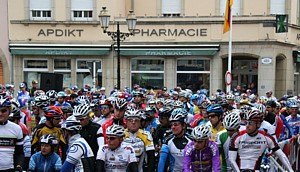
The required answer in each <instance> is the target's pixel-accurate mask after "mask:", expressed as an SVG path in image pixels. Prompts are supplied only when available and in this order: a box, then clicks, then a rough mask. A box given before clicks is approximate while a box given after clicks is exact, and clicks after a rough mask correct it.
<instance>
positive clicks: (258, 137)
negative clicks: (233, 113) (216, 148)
mask: <svg viewBox="0 0 300 172" xmlns="http://www.w3.org/2000/svg"><path fill="white" fill-rule="evenodd" d="M262 121H263V116H262V113H261V112H260V111H259V110H257V109H256V108H255V109H254V110H251V111H250V112H249V113H248V114H247V115H246V130H243V131H239V132H237V133H234V134H233V136H232V137H231V141H230V145H229V161H230V163H231V165H232V168H233V170H234V171H255V170H259V169H260V164H261V158H262V155H263V153H264V151H265V149H266V148H269V149H270V150H272V152H273V153H275V154H276V155H277V157H278V158H279V159H280V161H281V163H282V164H283V166H284V167H285V168H286V169H287V170H288V171H293V169H292V167H291V165H290V163H289V160H288V159H287V157H286V156H285V154H284V153H283V152H282V150H281V149H280V148H279V146H278V145H277V143H276V141H275V139H274V138H273V137H272V136H271V135H269V134H267V133H266V132H265V131H264V130H259V128H260V126H261V123H262ZM237 162H238V163H237ZM238 164H239V165H238Z"/></svg>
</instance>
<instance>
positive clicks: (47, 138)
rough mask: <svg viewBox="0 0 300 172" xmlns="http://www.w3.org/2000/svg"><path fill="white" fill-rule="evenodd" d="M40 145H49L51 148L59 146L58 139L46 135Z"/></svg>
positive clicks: (41, 139)
mask: <svg viewBox="0 0 300 172" xmlns="http://www.w3.org/2000/svg"><path fill="white" fill-rule="evenodd" d="M40 143H45V144H49V145H51V146H56V145H57V144H58V142H57V139H56V138H55V137H53V136H51V135H50V134H44V135H42V137H41V138H40Z"/></svg>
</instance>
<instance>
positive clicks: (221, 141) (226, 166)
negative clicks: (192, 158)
mask: <svg viewBox="0 0 300 172" xmlns="http://www.w3.org/2000/svg"><path fill="white" fill-rule="evenodd" d="M216 143H217V144H218V146H219V151H220V154H221V155H222V171H224V172H225V171H232V168H231V166H230V161H229V155H228V151H229V143H230V137H229V135H228V133H227V132H226V131H223V132H221V133H219V135H218V137H217V140H216Z"/></svg>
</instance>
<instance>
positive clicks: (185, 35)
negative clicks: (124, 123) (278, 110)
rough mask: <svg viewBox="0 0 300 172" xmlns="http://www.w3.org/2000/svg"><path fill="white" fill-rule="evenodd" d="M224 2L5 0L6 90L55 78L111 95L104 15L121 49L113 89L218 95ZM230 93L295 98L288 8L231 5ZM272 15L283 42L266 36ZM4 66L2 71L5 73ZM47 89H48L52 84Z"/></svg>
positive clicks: (297, 48) (295, 34)
mask: <svg viewBox="0 0 300 172" xmlns="http://www.w3.org/2000/svg"><path fill="white" fill-rule="evenodd" d="M225 4H226V0H212V1H205V0H201V1H199V0H154V1H146V0H101V1H96V0H24V1H22V2H20V1H18V0H10V1H9V2H8V14H9V15H8V16H9V40H10V42H9V48H10V52H11V54H12V62H11V63H12V68H13V70H12V71H13V72H11V74H10V75H11V77H12V78H13V82H14V83H20V82H22V81H27V82H28V83H29V85H30V83H31V80H33V79H38V80H39V81H40V82H41V83H42V82H46V83H47V84H51V83H52V82H53V80H51V79H48V80H45V79H44V78H45V75H44V74H47V73H56V74H61V75H62V76H63V77H62V82H63V87H69V86H70V85H77V86H78V87H83V86H84V85H85V84H90V85H95V86H96V87H99V86H104V87H106V88H107V89H108V90H111V89H113V86H114V85H115V84H116V83H117V54H116V49H117V45H116V43H115V42H114V41H113V40H112V39H111V38H110V37H109V36H108V35H107V34H105V33H103V30H102V28H101V26H100V24H99V18H98V15H99V13H100V10H101V9H102V7H103V6H105V7H107V9H108V11H109V13H110V15H111V18H110V27H109V28H108V30H109V31H116V27H117V23H119V24H120V30H121V31H122V32H127V31H128V30H127V25H126V16H127V14H128V11H129V10H133V11H134V13H135V15H136V17H137V26H136V30H135V31H134V35H133V36H129V37H128V38H126V40H125V41H122V42H121V46H120V59H121V63H120V64H121V65H120V71H121V88H123V87H124V86H129V87H132V86H133V85H134V84H139V85H141V86H143V87H146V88H148V89H151V88H153V89H160V88H161V87H163V86H167V87H168V88H174V87H175V86H177V85H178V86H181V87H182V88H190V89H192V90H198V89H200V88H207V89H210V90H211V93H212V92H214V91H215V90H217V89H219V88H220V89H223V90H225V88H226V85H225V80H224V75H225V72H226V70H227V65H228V40H229V33H225V34H223V21H224V11H225V6H226V5H225ZM232 13H233V26H232V29H233V32H232V33H233V37H232V88H235V87H236V86H237V85H241V86H242V87H244V88H245V89H246V88H247V87H248V86H249V85H250V84H251V83H252V82H253V83H254V84H255V85H256V87H257V91H258V94H260V95H264V93H265V92H266V91H269V90H273V92H274V93H275V95H276V96H278V97H280V96H282V95H284V94H299V93H300V88H299V87H300V76H299V71H300V65H299V62H300V55H299V54H300V16H299V15H300V4H299V1H294V0H252V1H234V5H233V11H232ZM276 14H287V15H288V23H289V24H288V32H286V33H276V32H275V25H274V24H275V16H276ZM4 65H9V64H4ZM55 80H56V79H55Z"/></svg>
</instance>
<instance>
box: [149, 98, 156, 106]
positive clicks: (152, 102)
mask: <svg viewBox="0 0 300 172" xmlns="http://www.w3.org/2000/svg"><path fill="white" fill-rule="evenodd" d="M150 104H156V101H155V99H149V100H148V102H147V105H150Z"/></svg>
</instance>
